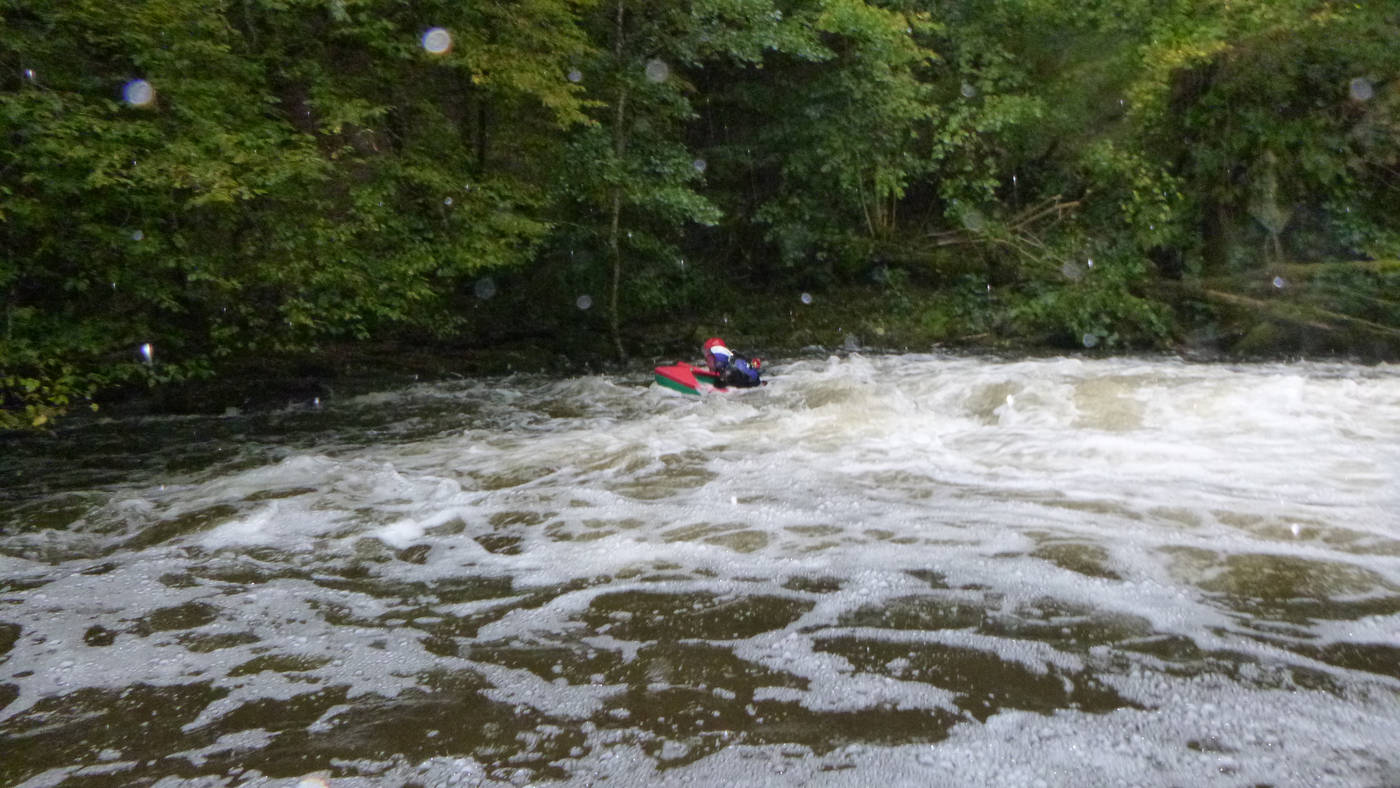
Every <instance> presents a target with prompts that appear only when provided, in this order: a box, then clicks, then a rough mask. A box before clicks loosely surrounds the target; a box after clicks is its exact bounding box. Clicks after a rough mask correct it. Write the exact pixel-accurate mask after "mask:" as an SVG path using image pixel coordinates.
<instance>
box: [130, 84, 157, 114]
mask: <svg viewBox="0 0 1400 788" xmlns="http://www.w3.org/2000/svg"><path fill="white" fill-rule="evenodd" d="M155 97H156V89H155V88H153V87H151V83H149V82H147V81H146V80H144V79H133V80H131V81H130V82H128V83H126V84H125V85H123V86H122V101H125V102H126V103H128V104H130V105H131V106H133V107H144V106H146V105H147V104H150V103H151V102H152V101H154V100H155Z"/></svg>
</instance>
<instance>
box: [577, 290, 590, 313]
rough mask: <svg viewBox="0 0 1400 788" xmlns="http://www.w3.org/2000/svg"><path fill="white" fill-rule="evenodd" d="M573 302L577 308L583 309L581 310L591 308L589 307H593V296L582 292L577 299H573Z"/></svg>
mask: <svg viewBox="0 0 1400 788" xmlns="http://www.w3.org/2000/svg"><path fill="white" fill-rule="evenodd" d="M574 304H575V305H576V306H577V307H578V308H579V309H583V310H588V309H591V308H592V307H593V296H591V295H588V294H587V293H584V294H583V295H581V296H579V297H578V300H577V301H574Z"/></svg>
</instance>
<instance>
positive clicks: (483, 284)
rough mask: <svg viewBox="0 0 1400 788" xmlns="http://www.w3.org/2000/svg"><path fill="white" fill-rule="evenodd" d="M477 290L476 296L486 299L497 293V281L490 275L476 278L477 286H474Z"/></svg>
mask: <svg viewBox="0 0 1400 788" xmlns="http://www.w3.org/2000/svg"><path fill="white" fill-rule="evenodd" d="M472 289H473V290H474V291H475V292H476V297H477V298H480V299H481V300H483V301H485V300H487V299H489V298H491V297H492V296H494V295H495V294H496V283H495V281H493V280H492V279H491V277H489V276H483V277H481V278H480V279H478V280H476V287H474V288H472Z"/></svg>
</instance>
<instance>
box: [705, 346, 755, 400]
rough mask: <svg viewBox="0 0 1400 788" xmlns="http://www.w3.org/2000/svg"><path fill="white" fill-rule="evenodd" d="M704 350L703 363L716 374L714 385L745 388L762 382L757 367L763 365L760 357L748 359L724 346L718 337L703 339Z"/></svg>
mask: <svg viewBox="0 0 1400 788" xmlns="http://www.w3.org/2000/svg"><path fill="white" fill-rule="evenodd" d="M704 350H705V365H706V366H708V367H709V368H710V371H711V372H713V373H715V375H717V376H718V377H717V378H716V380H715V385H717V386H721V387H724V386H733V387H735V388H741V389H747V388H753V387H754V386H757V385H759V384H760V383H761V382H762V381H760V380H759V374H760V373H759V368H760V367H761V366H762V365H763V360H762V359H758V358H756V359H753V360H752V361H750V360H749V359H748V358H745V357H744V356H741V355H739V354H737V353H735V352H734V351H732V350H730V349H729V348H728V347H726V346H725V344H724V340H723V339H720V338H719V337H710V338H709V339H707V340H705V346H704Z"/></svg>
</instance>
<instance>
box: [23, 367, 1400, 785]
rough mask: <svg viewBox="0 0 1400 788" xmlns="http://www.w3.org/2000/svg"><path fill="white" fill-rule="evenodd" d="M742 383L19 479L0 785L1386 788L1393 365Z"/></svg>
mask: <svg viewBox="0 0 1400 788" xmlns="http://www.w3.org/2000/svg"><path fill="white" fill-rule="evenodd" d="M769 379H770V383H769V385H767V386H766V387H764V388H762V389H757V390H750V391H743V392H735V393H731V394H721V395H712V396H706V397H687V396H684V395H681V394H677V393H675V392H671V391H668V390H665V389H661V388H660V387H657V386H654V385H650V383H649V377H648V376H647V375H645V374H643V373H641V372H638V373H636V374H632V375H598V376H586V377H576V378H569V379H551V378H545V377H535V376H528V375H521V376H513V377H507V378H501V379H489V380H487V379H480V380H459V381H452V382H444V383H434V384H420V385H415V386H410V387H407V388H399V389H394V390H388V391H384V392H381V393H376V394H371V395H363V396H357V397H350V398H344V399H329V400H328V401H326V402H324V403H314V404H313V403H295V404H291V405H289V407H288V408H287V409H285V410H282V411H278V412H275V413H260V414H241V413H236V412H230V413H229V414H226V415H225V416H222V417H182V418H174V417H167V418H144V419H128V420H122V421H97V422H93V423H88V424H83V425H77V426H73V427H71V428H66V431H62V432H60V434H59V435H58V436H57V437H55V438H54V439H53V441H52V442H51V443H50V444H42V445H40V444H26V445H25V446H23V447H22V451H21V452H19V453H18V454H15V455H14V456H12V457H11V458H9V459H8V460H6V461H0V467H2V468H3V470H4V471H5V472H6V476H7V478H9V479H12V480H13V481H14V484H13V485H12V489H11V490H10V491H8V492H7V493H6V497H5V498H4V499H3V501H4V503H3V504H2V506H3V509H0V783H5V784H18V785H26V786H39V785H58V784H61V783H64V782H65V781H71V780H77V779H80V778H89V779H92V780H94V781H96V782H99V783H101V782H103V781H104V780H105V781H109V782H111V783H112V784H130V783H133V782H144V783H148V784H149V783H154V784H161V785H179V784H191V785H233V784H238V785H244V784H273V785H275V784H297V782H298V781H299V780H303V779H309V778H311V777H322V778H325V779H329V780H331V782H332V784H333V785H337V786H340V785H347V786H349V785H380V784H385V785H389V784H394V785H397V784H403V783H406V782H420V783H425V784H442V785H447V784H458V783H461V784H490V783H495V782H500V783H506V784H516V785H523V784H526V783H529V782H545V781H551V780H552V781H564V782H574V783H580V784H584V783H594V782H600V781H603V780H607V781H608V782H609V783H617V784H625V785H630V784H635V785H643V784H646V785H655V784H681V783H692V784H694V783H698V784H734V783H742V784H775V785H786V784H793V785H798V784H832V785H868V784H871V783H874V782H877V781H878V782H885V783H889V784H896V785H969V784H981V785H1118V784H1127V785H1172V784H1221V785H1239V784H1258V783H1270V784H1307V785H1328V784H1332V785H1383V784H1396V783H1400V757H1397V755H1396V753H1397V752H1400V750H1397V749H1396V747H1395V742H1397V741H1400V371H1397V370H1396V369H1395V368H1394V367H1388V366H1378V367H1365V366H1357V365H1347V364H1321V363H1297V364H1268V365H1233V366H1231V365H1200V364H1190V363H1185V362H1182V361H1179V360H1176V359H1169V358H1161V359H1096V360H1091V359H1066V358H1060V359H1033V360H996V359H985V358H960V357H948V356H936V355H861V354H858V353H856V354H848V355H843V356H840V357H837V356H832V357H821V358H809V359H802V360H795V361H790V362H787V363H773V364H772V365H771V369H770V371H769ZM6 463H8V464H6Z"/></svg>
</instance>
